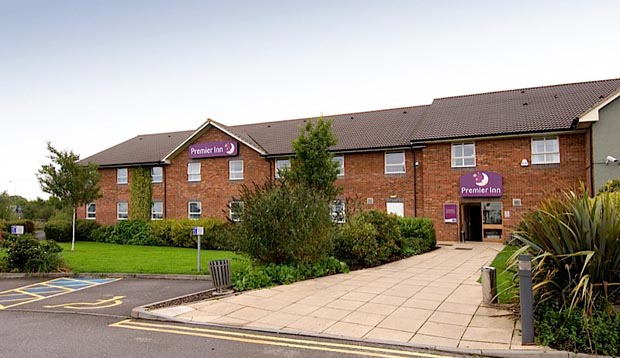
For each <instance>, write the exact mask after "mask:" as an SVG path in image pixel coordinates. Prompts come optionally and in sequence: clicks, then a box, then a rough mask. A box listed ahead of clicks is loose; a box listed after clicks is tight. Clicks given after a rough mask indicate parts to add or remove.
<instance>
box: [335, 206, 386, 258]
mask: <svg viewBox="0 0 620 358" xmlns="http://www.w3.org/2000/svg"><path fill="white" fill-rule="evenodd" d="M376 237H377V230H376V229H375V227H374V226H373V225H372V224H371V223H367V222H365V221H364V220H358V219H357V218H352V219H350V220H349V221H347V223H346V224H345V225H344V226H343V227H342V233H341V235H339V236H337V238H336V240H335V242H334V254H335V255H336V257H337V258H339V259H340V260H343V261H344V262H346V263H347V264H348V265H349V266H351V267H354V268H357V267H369V266H376V265H378V264H380V263H381V261H380V259H379V257H378V255H377V253H378V252H379V248H378V244H377V240H376Z"/></svg>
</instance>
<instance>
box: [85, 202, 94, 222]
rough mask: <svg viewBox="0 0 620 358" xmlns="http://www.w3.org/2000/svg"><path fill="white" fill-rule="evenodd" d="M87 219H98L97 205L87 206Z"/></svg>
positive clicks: (90, 204) (89, 204)
mask: <svg viewBox="0 0 620 358" xmlns="http://www.w3.org/2000/svg"><path fill="white" fill-rule="evenodd" d="M86 218H87V219H90V220H94V219H96V218H97V204H95V203H88V205H86Z"/></svg>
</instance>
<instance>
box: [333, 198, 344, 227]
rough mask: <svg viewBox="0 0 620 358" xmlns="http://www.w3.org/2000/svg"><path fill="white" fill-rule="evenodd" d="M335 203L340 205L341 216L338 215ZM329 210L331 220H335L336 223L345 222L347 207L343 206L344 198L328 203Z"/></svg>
mask: <svg viewBox="0 0 620 358" xmlns="http://www.w3.org/2000/svg"><path fill="white" fill-rule="evenodd" d="M337 205H342V216H341V217H338V213H337V211H336V206H337ZM329 212H330V215H331V217H332V222H335V223H338V224H344V223H345V222H346V217H347V215H346V213H347V208H346V206H345V203H344V200H342V199H336V200H334V202H333V203H331V204H330V205H329Z"/></svg>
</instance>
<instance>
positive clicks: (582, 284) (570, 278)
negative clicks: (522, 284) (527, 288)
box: [514, 190, 620, 313]
mask: <svg viewBox="0 0 620 358" xmlns="http://www.w3.org/2000/svg"><path fill="white" fill-rule="evenodd" d="M519 228H520V230H519V231H518V232H516V233H515V235H514V236H515V237H516V238H517V239H518V240H519V241H521V242H522V243H524V244H525V245H527V246H526V247H524V248H523V249H522V250H526V249H528V250H530V251H531V252H533V253H534V254H535V255H536V256H535V257H534V258H533V272H532V274H533V279H534V282H535V284H536V287H537V294H539V296H540V298H541V299H542V300H546V299H552V300H556V301H558V302H560V303H562V304H564V303H569V304H570V305H571V306H575V305H577V304H580V303H582V305H581V306H583V307H585V311H586V313H591V312H593V307H594V305H595V303H596V300H597V299H598V298H599V297H605V296H608V297H606V299H607V300H610V301H613V300H615V299H619V298H620V296H619V292H618V290H617V289H615V287H617V286H615V287H614V285H618V284H620V240H619V238H620V215H618V213H616V211H615V208H614V206H613V205H611V200H610V196H609V193H604V194H600V195H598V196H596V197H595V198H592V199H591V198H589V197H588V193H587V192H586V191H585V190H583V193H582V194H575V193H574V192H565V193H563V195H561V196H559V197H552V198H550V199H548V200H546V201H544V202H543V203H542V204H541V206H540V209H538V210H535V211H532V212H529V213H528V214H526V215H524V217H523V219H522V222H521V224H520V226H519ZM565 300H568V301H567V302H565Z"/></svg>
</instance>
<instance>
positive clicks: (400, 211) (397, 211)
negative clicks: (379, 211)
mask: <svg viewBox="0 0 620 358" xmlns="http://www.w3.org/2000/svg"><path fill="white" fill-rule="evenodd" d="M385 211H386V212H387V213H388V214H394V215H396V216H399V217H403V216H405V203H403V202H399V201H396V202H387V203H385Z"/></svg>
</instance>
